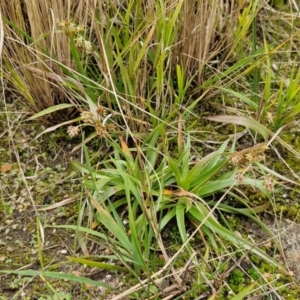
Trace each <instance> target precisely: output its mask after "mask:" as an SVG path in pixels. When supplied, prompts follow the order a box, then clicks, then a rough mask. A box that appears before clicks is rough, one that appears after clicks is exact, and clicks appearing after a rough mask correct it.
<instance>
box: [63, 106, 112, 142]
mask: <svg viewBox="0 0 300 300" xmlns="http://www.w3.org/2000/svg"><path fill="white" fill-rule="evenodd" d="M96 113H97V116H95V115H94V114H93V113H92V112H91V111H83V112H82V113H81V115H80V116H81V121H82V122H83V124H82V125H81V126H93V127H94V128H95V131H96V133H97V135H98V136H101V137H103V136H105V135H107V134H109V133H112V132H115V131H116V125H115V124H113V123H109V124H107V121H108V120H109V117H110V116H111V115H108V116H106V114H107V111H106V109H105V108H104V107H102V106H99V107H98V108H97V109H96ZM104 117H105V118H104ZM79 127H80V125H79V126H69V127H68V130H67V133H68V135H69V136H70V137H75V136H77V135H78V134H79Z"/></svg>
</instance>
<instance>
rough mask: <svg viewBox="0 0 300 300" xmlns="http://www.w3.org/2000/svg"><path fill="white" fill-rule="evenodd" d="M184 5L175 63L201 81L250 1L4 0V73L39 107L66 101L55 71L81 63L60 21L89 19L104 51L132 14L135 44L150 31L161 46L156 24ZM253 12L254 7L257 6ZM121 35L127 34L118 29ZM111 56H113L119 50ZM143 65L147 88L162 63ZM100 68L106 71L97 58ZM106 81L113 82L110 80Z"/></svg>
mask: <svg viewBox="0 0 300 300" xmlns="http://www.w3.org/2000/svg"><path fill="white" fill-rule="evenodd" d="M255 2H256V1H255ZM179 5H181V6H180V12H179V15H178V19H177V22H176V26H177V33H176V35H175V38H174V41H173V42H172V45H171V47H170V54H172V55H171V58H172V59H171V61H172V62H173V65H174V63H175V64H180V65H182V66H183V70H184V74H186V75H185V80H186V81H187V80H189V78H190V77H191V76H193V75H194V74H197V76H196V77H195V80H196V82H197V84H200V83H201V82H202V80H203V78H204V77H205V76H204V73H203V72H204V70H205V68H204V67H205V66H206V65H207V64H209V63H210V61H211V60H215V61H216V59H218V57H219V56H218V55H219V54H220V53H221V54H222V55H223V57H224V58H226V55H227V54H228V53H230V52H231V49H232V48H231V47H233V46H234V30H235V28H236V26H237V23H238V18H239V16H240V13H241V11H242V10H243V9H245V7H247V3H246V1H220V0H213V1H197V0H193V1H183V2H182V1H178V0H169V1H165V4H164V7H159V8H158V6H159V5H158V3H156V2H155V1H153V0H148V1H145V2H144V3H143V6H142V7H138V4H136V3H135V2H134V1H102V2H101V1H98V3H97V2H95V1H85V0H78V1H76V2H74V1H63V0H47V1H46V0H37V1H30V0H11V1H1V3H0V9H1V11H2V14H3V17H4V23H5V26H4V30H5V43H4V48H3V59H4V75H5V77H6V78H7V79H8V80H9V81H10V83H11V84H12V86H14V88H15V89H16V90H17V91H18V92H20V93H21V94H23V96H25V98H26V100H27V104H28V106H29V107H30V108H31V109H32V110H33V111H40V110H42V109H44V108H46V107H50V106H53V105H54V104H57V103H60V102H65V101H66V100H67V99H66V97H65V96H66V94H65V93H64V89H61V88H57V85H58V82H57V81H55V80H54V81H53V76H49V73H50V74H57V75H59V76H61V75H62V74H63V72H62V68H61V67H58V66H57V63H56V62H59V63H61V64H63V65H64V66H66V67H67V68H71V69H75V70H76V68H75V65H74V62H73V60H72V56H71V51H70V40H69V38H68V36H67V35H66V34H65V33H63V32H62V31H61V29H60V28H59V26H58V25H57V21H65V20H74V22H75V23H76V24H80V25H83V26H84V28H85V33H84V35H86V37H87V39H90V40H91V41H92V43H93V44H94V45H95V46H96V47H99V51H100V52H101V51H102V52H103V51H109V50H108V49H107V48H106V49H103V48H101V45H103V44H105V43H106V45H107V44H110V45H111V51H114V48H115V47H116V41H115V40H114V39H113V38H112V37H111V32H112V31H113V30H120V28H121V27H122V26H124V21H125V19H126V20H128V18H129V19H130V21H129V25H128V24H126V25H125V26H129V30H128V32H129V34H130V35H131V36H130V38H131V41H132V44H130V45H129V46H132V45H134V44H135V43H140V41H141V38H143V39H145V38H147V37H151V43H150V42H149V44H150V46H149V48H151V49H154V51H156V50H155V47H159V46H157V45H159V43H160V40H159V39H160V36H161V32H158V31H155V28H156V30H158V29H157V28H159V30H160V27H159V22H160V18H161V17H162V16H163V15H166V16H167V17H169V16H170V17H171V16H172V14H173V13H174V12H175V10H176V9H177V7H179ZM249 5H250V4H249ZM251 10H253V11H254V10H256V8H255V5H252V7H251ZM229 24H230V26H229ZM114 26H115V28H113V27H114ZM153 26H154V27H153ZM153 29H154V32H153V33H152V32H151V30H152V31H153ZM120 34H123V33H121V31H120ZM173 37H174V36H173ZM121 38H122V37H121ZM108 41H109V42H108ZM125 53H126V51H123V54H124V55H125ZM144 56H145V58H144V59H143V62H146V60H147V53H146V52H145V55H144ZM110 57H111V60H113V58H114V55H111V56H110ZM52 58H53V59H52ZM227 58H228V56H227ZM54 59H55V61H54ZM109 63H110V64H111V65H110V66H109V67H108V66H105V65H102V70H101V72H102V73H103V72H105V69H106V68H110V69H111V72H114V71H116V69H117V67H116V65H115V62H114V61H109ZM223 63H224V61H223ZM217 64H218V65H219V64H221V63H220V62H217ZM140 66H144V67H143V68H145V66H147V70H148V71H145V70H143V69H140V70H137V71H136V73H137V74H138V73H140V72H141V74H142V75H141V74H140V75H139V76H138V75H137V76H138V80H139V81H140V86H142V87H143V88H142V89H143V90H145V89H146V88H147V87H146V86H145V82H146V79H147V77H148V76H149V73H151V70H152V69H153V68H156V66H151V63H150V64H149V62H147V63H144V64H141V65H140ZM97 67H99V68H100V69H101V65H99V61H98V65H97ZM168 67H170V66H168ZM103 69H104V71H103ZM34 70H38V71H34ZM105 75H106V74H104V77H105ZM103 80H104V81H105V79H103ZM106 86H107V87H108V88H109V84H106Z"/></svg>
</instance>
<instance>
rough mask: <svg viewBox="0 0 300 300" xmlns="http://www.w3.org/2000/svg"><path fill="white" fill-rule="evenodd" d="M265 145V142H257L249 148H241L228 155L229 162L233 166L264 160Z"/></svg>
mask: <svg viewBox="0 0 300 300" xmlns="http://www.w3.org/2000/svg"><path fill="white" fill-rule="evenodd" d="M266 149H267V146H266V145H265V144H259V145H256V146H253V147H250V148H246V149H243V150H241V151H239V152H236V153H234V154H233V155H231V157H230V162H231V163H232V164H233V165H234V166H248V165H251V164H252V163H253V162H260V161H263V160H265V158H266V156H265V150H266Z"/></svg>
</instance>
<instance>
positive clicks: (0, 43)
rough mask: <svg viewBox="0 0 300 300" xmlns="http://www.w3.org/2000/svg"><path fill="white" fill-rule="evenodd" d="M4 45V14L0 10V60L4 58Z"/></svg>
mask: <svg viewBox="0 0 300 300" xmlns="http://www.w3.org/2000/svg"><path fill="white" fill-rule="evenodd" d="M3 44H4V29H3V20H2V13H1V9H0V58H1V57H2V50H3Z"/></svg>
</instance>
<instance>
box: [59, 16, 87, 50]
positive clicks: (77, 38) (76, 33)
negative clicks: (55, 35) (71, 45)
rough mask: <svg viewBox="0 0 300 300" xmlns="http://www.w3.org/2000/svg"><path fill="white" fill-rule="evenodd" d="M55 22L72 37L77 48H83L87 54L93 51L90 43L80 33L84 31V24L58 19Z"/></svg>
mask: <svg viewBox="0 0 300 300" xmlns="http://www.w3.org/2000/svg"><path fill="white" fill-rule="evenodd" d="M57 24H58V25H59V27H61V28H62V29H63V30H64V31H65V33H66V34H67V35H68V36H69V37H71V38H74V42H75V45H76V47H77V48H78V49H80V50H83V51H85V52H86V53H88V54H90V53H92V52H93V47H92V43H91V42H90V41H88V40H86V39H85V38H84V37H83V35H82V32H83V31H84V26H82V25H77V24H76V23H74V22H73V21H71V20H66V21H65V20H63V21H59V20H58V21H57Z"/></svg>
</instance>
